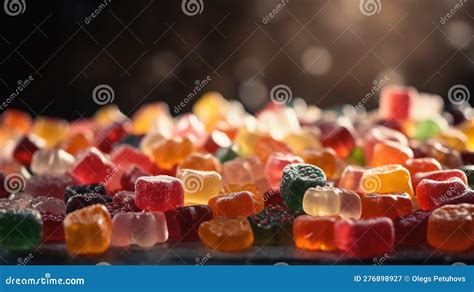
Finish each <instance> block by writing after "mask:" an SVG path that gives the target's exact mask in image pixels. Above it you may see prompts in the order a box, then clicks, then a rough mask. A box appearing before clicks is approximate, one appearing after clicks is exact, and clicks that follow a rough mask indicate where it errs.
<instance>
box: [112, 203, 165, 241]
mask: <svg viewBox="0 0 474 292" xmlns="http://www.w3.org/2000/svg"><path fill="white" fill-rule="evenodd" d="M167 239H168V228H167V226H166V218H165V215H164V214H163V212H141V213H118V214H116V215H115V216H114V218H113V220H112V242H111V244H112V245H113V246H128V245H131V244H136V245H139V246H141V247H152V246H154V245H155V244H156V243H161V242H165V241H166V240H167Z"/></svg>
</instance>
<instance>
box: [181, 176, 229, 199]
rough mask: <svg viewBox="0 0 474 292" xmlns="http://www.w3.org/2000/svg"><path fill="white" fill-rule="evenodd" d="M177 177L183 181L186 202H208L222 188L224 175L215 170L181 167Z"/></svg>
mask: <svg viewBox="0 0 474 292" xmlns="http://www.w3.org/2000/svg"><path fill="white" fill-rule="evenodd" d="M176 177H177V178H178V179H180V180H181V181H182V182H183V188H184V198H185V202H186V203H194V204H207V202H208V201H209V199H210V198H211V197H212V196H215V195H217V194H219V191H220V190H221V188H222V177H221V175H220V174H219V173H217V172H215V171H201V170H192V169H180V170H178V173H177V175H176Z"/></svg>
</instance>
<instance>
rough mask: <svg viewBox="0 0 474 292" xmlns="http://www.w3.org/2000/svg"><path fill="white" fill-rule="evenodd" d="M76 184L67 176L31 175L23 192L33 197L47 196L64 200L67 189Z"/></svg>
mask: <svg viewBox="0 0 474 292" xmlns="http://www.w3.org/2000/svg"><path fill="white" fill-rule="evenodd" d="M74 184H76V181H75V180H74V179H73V178H72V177H71V176H69V175H63V176H52V175H32V176H31V177H30V178H29V179H28V180H27V181H26V186H25V192H27V193H29V194H32V195H34V196H47V197H54V198H58V199H61V200H62V199H64V193H65V191H66V189H67V187H69V186H72V185H74Z"/></svg>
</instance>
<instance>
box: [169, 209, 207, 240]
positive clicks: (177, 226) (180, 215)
mask: <svg viewBox="0 0 474 292" xmlns="http://www.w3.org/2000/svg"><path fill="white" fill-rule="evenodd" d="M165 216H166V222H167V224H168V232H169V240H170V241H172V242H192V241H199V235H198V228H199V225H200V224H201V223H202V222H205V221H209V220H211V219H212V210H211V208H209V207H208V206H205V205H193V206H185V207H178V208H176V209H174V210H168V211H166V212H165Z"/></svg>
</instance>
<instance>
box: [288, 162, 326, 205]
mask: <svg viewBox="0 0 474 292" xmlns="http://www.w3.org/2000/svg"><path fill="white" fill-rule="evenodd" d="M325 185H326V175H325V174H324V172H323V171H322V170H321V169H320V168H318V167H316V166H314V165H310V164H304V163H301V164H289V165H287V166H286V167H285V168H284V169H283V175H282V179H281V182H280V191H281V196H282V198H283V199H284V200H285V204H286V205H287V206H288V208H291V209H295V210H302V208H303V197H304V194H305V192H306V190H307V189H309V188H314V187H317V186H325Z"/></svg>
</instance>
